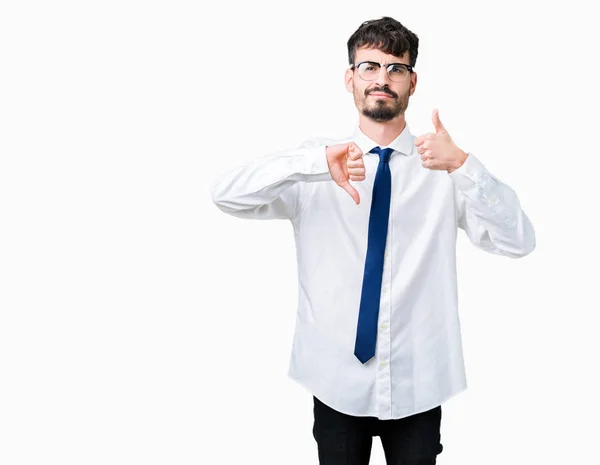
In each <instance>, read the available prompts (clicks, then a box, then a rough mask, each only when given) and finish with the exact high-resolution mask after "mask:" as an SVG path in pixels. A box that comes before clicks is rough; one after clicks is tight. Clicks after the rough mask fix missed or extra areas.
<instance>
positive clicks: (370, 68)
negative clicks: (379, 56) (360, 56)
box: [358, 61, 380, 81]
mask: <svg viewBox="0 0 600 465" xmlns="http://www.w3.org/2000/svg"><path fill="white" fill-rule="evenodd" d="M379 68H380V66H379V65H378V64H377V63H371V62H368V61H367V62H365V63H361V64H360V65H359V66H358V74H359V76H360V77H361V78H363V79H364V80H365V81H374V80H375V79H377V75H378V74H379Z"/></svg>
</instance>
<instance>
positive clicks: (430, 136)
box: [414, 132, 435, 146]
mask: <svg viewBox="0 0 600 465" xmlns="http://www.w3.org/2000/svg"><path fill="white" fill-rule="evenodd" d="M427 139H435V134H432V133H430V132H428V133H427V134H423V135H421V136H419V137H417V138H416V139H415V142H414V145H416V146H419V145H421V144H422V143H423V142H425V141H426V140H427Z"/></svg>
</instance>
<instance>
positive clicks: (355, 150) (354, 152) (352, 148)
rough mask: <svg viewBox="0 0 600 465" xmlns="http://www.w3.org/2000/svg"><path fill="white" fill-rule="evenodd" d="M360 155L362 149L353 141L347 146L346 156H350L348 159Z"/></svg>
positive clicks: (357, 157)
mask: <svg viewBox="0 0 600 465" xmlns="http://www.w3.org/2000/svg"><path fill="white" fill-rule="evenodd" d="M362 155H363V153H362V150H361V149H360V148H359V147H358V145H356V144H355V143H352V144H350V145H349V146H348V156H349V157H350V160H358V159H359V158H361V157H362Z"/></svg>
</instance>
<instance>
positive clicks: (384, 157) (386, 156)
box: [371, 147, 394, 163]
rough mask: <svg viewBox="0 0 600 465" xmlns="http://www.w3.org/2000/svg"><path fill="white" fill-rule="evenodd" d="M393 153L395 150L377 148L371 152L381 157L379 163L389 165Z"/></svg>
mask: <svg viewBox="0 0 600 465" xmlns="http://www.w3.org/2000/svg"><path fill="white" fill-rule="evenodd" d="M393 151H394V149H391V148H387V149H382V148H381V147H375V148H373V149H372V150H371V152H373V153H376V154H377V155H379V163H388V162H389V161H390V156H391V155H392V152H393Z"/></svg>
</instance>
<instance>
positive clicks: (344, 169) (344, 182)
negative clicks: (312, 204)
mask: <svg viewBox="0 0 600 465" xmlns="http://www.w3.org/2000/svg"><path fill="white" fill-rule="evenodd" d="M325 150H326V153H327V164H328V165H329V172H330V173H331V178H332V179H333V180H334V181H335V182H336V184H337V185H338V186H340V187H341V188H342V189H344V190H345V191H346V192H348V194H350V197H352V199H353V200H354V202H355V203H356V205H358V204H359V203H360V196H359V195H358V191H357V190H356V189H355V188H354V187H353V186H352V185H351V184H350V182H349V181H364V180H365V177H366V176H365V174H366V170H365V162H364V160H363V158H362V157H363V152H362V150H361V149H360V148H359V147H358V145H356V144H355V143H354V142H346V143H342V144H336V145H331V146H327V147H326V149H325Z"/></svg>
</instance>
